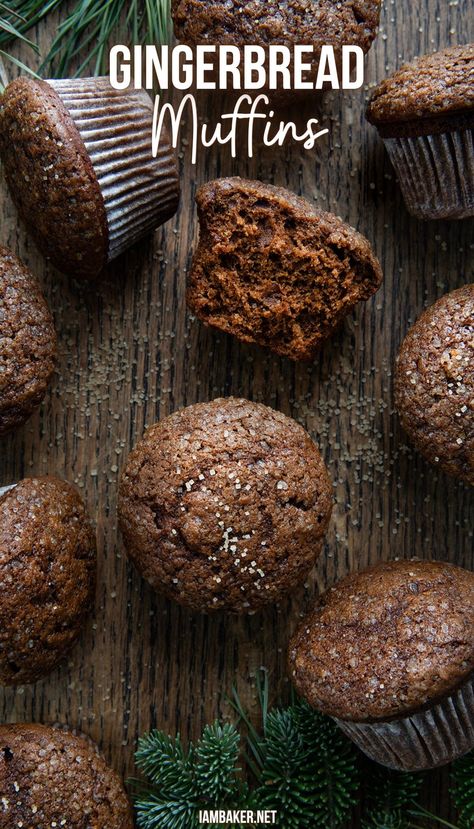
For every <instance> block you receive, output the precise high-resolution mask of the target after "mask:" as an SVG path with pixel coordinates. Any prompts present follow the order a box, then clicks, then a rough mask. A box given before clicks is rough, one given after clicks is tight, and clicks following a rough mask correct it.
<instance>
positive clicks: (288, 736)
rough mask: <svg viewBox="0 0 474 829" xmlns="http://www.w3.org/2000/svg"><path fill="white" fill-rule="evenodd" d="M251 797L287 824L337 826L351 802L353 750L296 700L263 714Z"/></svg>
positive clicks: (299, 828)
mask: <svg viewBox="0 0 474 829" xmlns="http://www.w3.org/2000/svg"><path fill="white" fill-rule="evenodd" d="M260 751H261V755H262V768H261V773H260V786H259V787H258V788H257V791H256V796H257V799H258V800H259V802H261V803H262V804H263V807H264V808H265V807H266V808H273V809H277V810H278V813H279V817H280V821H281V825H283V826H285V827H288V829H311V827H314V826H318V827H321V829H336V828H337V827H339V826H342V825H343V823H344V822H345V821H346V820H347V818H348V816H349V815H350V812H351V809H352V806H353V805H354V803H355V799H354V793H355V792H356V791H357V789H358V786H359V779H358V771H357V767H356V753H355V750H354V749H353V746H352V743H350V742H349V741H348V740H347V739H346V738H345V737H344V735H343V734H342V732H340V731H339V729H338V728H337V726H335V725H334V724H333V723H332V721H331V720H329V719H328V718H327V717H323V716H322V715H321V714H318V712H317V711H314V710H313V709H312V708H310V706H309V705H308V704H307V703H306V702H304V701H302V700H297V701H296V702H295V703H294V704H293V705H291V706H290V707H289V708H286V709H276V710H273V711H271V712H270V713H269V714H268V716H267V718H266V729H265V740H264V742H263V743H262V744H261V745H260Z"/></svg>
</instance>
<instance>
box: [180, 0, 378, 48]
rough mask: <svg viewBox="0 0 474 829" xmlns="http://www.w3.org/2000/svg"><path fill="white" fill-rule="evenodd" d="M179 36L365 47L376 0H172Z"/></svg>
mask: <svg viewBox="0 0 474 829" xmlns="http://www.w3.org/2000/svg"><path fill="white" fill-rule="evenodd" d="M171 11H172V16H173V21H174V28H175V34H176V37H177V38H178V40H181V41H183V42H186V43H189V44H192V45H196V44H198V43H205V42H207V41H209V42H211V43H219V44H234V45H237V46H244V45H245V44H247V43H255V44H260V45H263V46H265V45H269V44H274V43H278V44H284V45H285V44H286V45H291V44H293V43H298V44H311V45H313V46H314V47H315V50H316V51H317V50H318V49H320V47H321V46H322V45H323V44H328V45H333V46H335V47H339V46H341V45H342V44H357V45H358V46H361V47H362V49H363V50H364V52H367V51H368V50H369V48H370V45H371V43H372V41H373V39H374V37H375V34H376V31H377V26H378V22H379V15H380V0H355V2H354V0H342V2H341V0H338V2H336V0H319V2H317V3H315V2H314V0H268V2H265V3H262V2H259V0H257V1H256V0H250V2H249V0H230V2H229V0H225V2H216V0H209V2H206V0H204V2H203V0H172V5H171Z"/></svg>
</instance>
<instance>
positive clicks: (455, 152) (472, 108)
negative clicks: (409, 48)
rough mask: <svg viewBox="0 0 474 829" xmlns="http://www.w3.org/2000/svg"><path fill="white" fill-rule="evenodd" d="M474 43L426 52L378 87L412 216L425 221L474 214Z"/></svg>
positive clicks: (378, 104)
mask: <svg viewBox="0 0 474 829" xmlns="http://www.w3.org/2000/svg"><path fill="white" fill-rule="evenodd" d="M473 73H474V43H468V44H465V45H462V46H450V47H448V48H447V49H443V50H441V51H439V52H435V53H430V54H427V55H422V56H421V57H418V58H415V59H414V60H413V61H412V62H411V63H406V64H404V65H403V66H401V67H400V68H399V69H397V70H396V71H395V72H394V73H393V74H392V75H390V76H389V77H387V78H385V80H383V81H382V82H381V83H380V84H379V85H378V86H377V87H376V88H375V90H374V91H373V93H372V95H371V97H370V101H369V104H368V108H367V120H368V121H369V122H370V123H371V124H374V126H376V127H377V130H378V132H379V135H380V137H381V138H382V139H383V141H384V144H385V147H386V148H387V151H388V154H389V156H390V159H391V161H392V163H393V166H394V168H395V171H396V173H397V176H398V179H399V182H400V187H401V189H402V193H403V196H404V199H405V202H406V206H407V208H408V210H409V211H410V213H412V214H413V215H414V216H416V217H417V218H419V219H463V218H466V217H468V216H473V215H474V87H473V83H472V77H473Z"/></svg>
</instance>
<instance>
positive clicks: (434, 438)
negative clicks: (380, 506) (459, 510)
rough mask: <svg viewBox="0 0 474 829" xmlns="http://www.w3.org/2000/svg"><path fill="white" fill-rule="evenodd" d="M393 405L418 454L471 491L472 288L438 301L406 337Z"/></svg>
mask: <svg viewBox="0 0 474 829" xmlns="http://www.w3.org/2000/svg"><path fill="white" fill-rule="evenodd" d="M395 405H396V407H397V410H398V413H399V415H400V421H401V424H402V426H403V429H404V430H405V432H406V433H407V435H408V437H409V438H410V440H411V441H412V442H413V444H414V445H415V446H416V448H417V449H418V451H419V452H421V453H422V455H423V456H424V457H425V458H426V459H427V460H428V461H429V462H430V463H432V464H434V465H435V466H439V467H440V468H441V469H443V470H444V471H445V472H447V473H448V474H449V475H453V476H454V477H457V478H460V479H461V480H463V481H465V482H466V483H468V484H471V486H474V284H470V285H464V286H463V287H462V288H458V289H457V290H455V291H451V293H449V294H445V295H444V296H442V297H441V298H440V299H439V300H438V301H437V302H435V303H434V305H432V306H431V307H430V308H428V309H427V310H426V311H425V312H424V313H423V314H422V315H421V317H420V318H419V319H418V320H417V322H416V323H415V324H414V325H413V326H412V328H411V329H410V331H409V332H408V334H407V336H406V337H405V339H404V341H403V343H402V346H401V348H400V352H399V354H398V357H397V364H396V374H395Z"/></svg>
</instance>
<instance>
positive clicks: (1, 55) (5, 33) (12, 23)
mask: <svg viewBox="0 0 474 829" xmlns="http://www.w3.org/2000/svg"><path fill="white" fill-rule="evenodd" d="M23 23H24V19H23V18H22V17H21V16H20V15H18V14H16V13H14V12H12V10H11V9H10V7H9V6H7V5H6V4H5V3H0V43H6V42H9V41H13V40H19V41H22V43H25V44H26V45H27V46H29V47H30V48H32V49H34V50H35V51H38V49H37V47H36V46H35V44H34V43H33V42H32V41H31V40H28V38H27V37H25V35H24V34H23V33H22V32H21V26H22V25H23ZM4 60H5V61H10V63H13V64H14V65H15V66H18V68H19V69H21V70H22V72H30V73H31V74H33V75H34V74H35V73H34V72H32V70H31V69H29V68H28V67H27V66H26V65H25V64H24V63H22V61H20V60H18V58H16V57H15V56H14V55H10V54H9V53H8V52H6V51H5V50H4V49H0V91H3V89H4V88H5V86H6V85H7V84H8V80H9V79H8V77H7V73H6V71H5V67H4V64H3V61H4Z"/></svg>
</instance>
